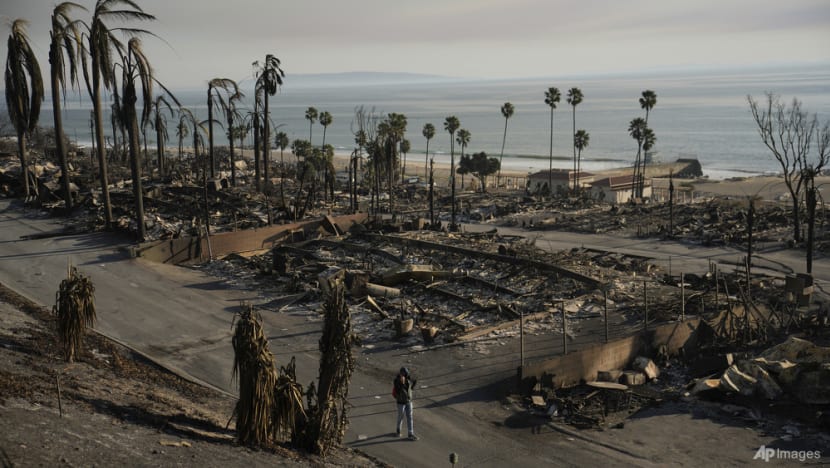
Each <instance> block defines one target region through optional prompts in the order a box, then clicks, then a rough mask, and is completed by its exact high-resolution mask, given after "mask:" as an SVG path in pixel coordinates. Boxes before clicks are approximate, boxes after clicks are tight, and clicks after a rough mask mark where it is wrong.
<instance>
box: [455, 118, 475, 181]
mask: <svg viewBox="0 0 830 468" xmlns="http://www.w3.org/2000/svg"><path fill="white" fill-rule="evenodd" d="M471 136H472V135H470V131H469V130H467V129H466V128H461V129H459V130H458V133H457V134H456V136H455V142H456V143H458V146H460V147H461V159H464V150H465V149H466V148H467V145H469V144H470V137H471ZM458 165H459V167H460V166H461V163H460V162H459V164H458ZM468 172H469V171H468ZM461 190H464V174H461Z"/></svg>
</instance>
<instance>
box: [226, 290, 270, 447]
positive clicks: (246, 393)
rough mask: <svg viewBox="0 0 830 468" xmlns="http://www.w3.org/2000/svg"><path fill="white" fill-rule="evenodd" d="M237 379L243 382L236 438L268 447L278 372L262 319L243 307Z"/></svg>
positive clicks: (238, 330)
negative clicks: (269, 348) (263, 329)
mask: <svg viewBox="0 0 830 468" xmlns="http://www.w3.org/2000/svg"><path fill="white" fill-rule="evenodd" d="M233 351H234V358H233V374H232V375H233V377H234V378H238V381H239V400H238V401H237V403H236V408H235V410H234V413H235V414H236V438H237V440H238V441H239V443H241V444H246V445H259V446H265V445H267V444H268V443H269V441H270V440H271V435H272V434H273V425H272V423H271V418H272V415H273V413H274V408H273V406H274V389H275V387H276V383H277V370H276V365H275V363H274V355H273V354H271V351H269V350H268V339H267V338H266V337H265V333H263V331H262V324H261V319H260V317H258V316H257V315H256V314H255V313H254V309H253V306H251V305H247V304H243V310H242V311H241V312H240V313H239V314H238V320H237V321H236V330H235V331H234V334H233Z"/></svg>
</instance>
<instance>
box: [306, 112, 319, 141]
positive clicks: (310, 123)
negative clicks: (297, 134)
mask: <svg viewBox="0 0 830 468" xmlns="http://www.w3.org/2000/svg"><path fill="white" fill-rule="evenodd" d="M305 119H306V120H308V142H309V143H311V144H314V143H313V140H312V139H311V133H312V126H313V125H314V122H315V121H316V120H317V109H315V108H314V107H309V108H308V109H306V111H305Z"/></svg>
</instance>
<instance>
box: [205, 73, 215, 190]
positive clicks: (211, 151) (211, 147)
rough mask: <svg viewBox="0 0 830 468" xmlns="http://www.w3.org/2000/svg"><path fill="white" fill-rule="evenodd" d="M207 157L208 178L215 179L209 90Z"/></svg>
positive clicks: (211, 106) (211, 110)
mask: <svg viewBox="0 0 830 468" xmlns="http://www.w3.org/2000/svg"><path fill="white" fill-rule="evenodd" d="M207 108H208V156H209V157H210V178H211V179H214V178H215V177H216V172H215V171H216V169H215V168H216V161H215V160H214V158H213V100H212V99H211V98H210V89H208V100H207Z"/></svg>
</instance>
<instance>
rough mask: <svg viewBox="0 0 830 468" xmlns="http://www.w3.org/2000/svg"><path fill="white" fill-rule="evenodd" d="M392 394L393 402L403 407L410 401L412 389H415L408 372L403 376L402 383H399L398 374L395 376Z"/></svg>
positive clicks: (413, 381)
mask: <svg viewBox="0 0 830 468" xmlns="http://www.w3.org/2000/svg"><path fill="white" fill-rule="evenodd" d="M392 385H393V387H392V388H393V391H392V393H393V394H394V396H395V401H397V402H398V404H400V405H405V404H407V403H409V402H410V401H412V389H414V388H415V380H414V379H412V376H410V375H409V372H407V373H405V374H404V379H403V382H401V379H400V374H399V375H396V376H395V380H394V382H393V384H392Z"/></svg>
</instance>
